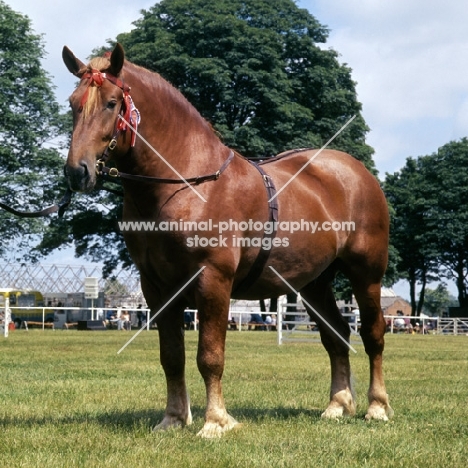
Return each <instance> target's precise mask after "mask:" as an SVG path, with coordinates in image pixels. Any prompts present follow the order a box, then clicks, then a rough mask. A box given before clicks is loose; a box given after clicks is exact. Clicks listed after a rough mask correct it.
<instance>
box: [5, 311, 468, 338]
mask: <svg viewBox="0 0 468 468" xmlns="http://www.w3.org/2000/svg"><path fill="white" fill-rule="evenodd" d="M287 307H297V309H298V310H296V311H286V308H287ZM300 307H301V304H283V305H281V306H280V308H281V313H279V314H278V313H277V312H259V311H257V310H253V309H249V310H239V309H235V308H232V309H231V312H230V322H229V323H228V325H227V326H228V328H229V329H231V330H238V331H246V330H266V331H276V332H277V334H278V339H277V342H278V344H282V343H284V342H288V341H304V340H307V341H310V340H319V333H318V328H317V324H316V322H315V321H313V320H311V319H310V317H309V315H308V314H307V313H306V312H305V310H304V309H302V310H301V309H300ZM121 310H122V309H109V308H106V309H104V310H103V309H98V308H91V309H90V308H87V309H84V308H79V307H63V308H59V307H10V308H9V311H10V313H11V315H12V317H13V319H14V318H15V311H21V312H24V311H29V312H31V313H34V312H36V313H34V318H33V319H31V318H26V317H18V318H17V319H16V320H15V321H16V322H17V324H18V323H19V322H26V323H28V322H29V323H32V324H34V325H38V326H40V327H41V328H42V329H46V328H53V329H58V328H59V329H62V328H63V329H67V328H70V327H69V325H70V323H72V324H73V323H74V322H76V321H78V320H103V321H106V319H107V317H106V315H107V313H108V311H113V312H114V314H115V316H117V315H118V314H119V311H121ZM125 310H127V311H128V312H129V313H130V318H131V323H132V326H133V327H137V326H138V325H139V324H140V326H142V325H143V324H146V325H147V328H148V329H149V321H148V320H147V317H148V314H149V310H148V309H128V308H125ZM185 312H186V320H185V322H186V328H187V329H194V330H197V328H198V313H197V311H196V310H193V309H187V310H186V311H185ZM139 313H140V317H138V315H139ZM141 313H142V314H141ZM52 314H53V315H52ZM252 314H256V315H258V314H261V315H262V316H265V315H267V316H270V318H271V322H266V323H258V322H252V321H251V315H252ZM5 315H6V316H7V320H8V317H9V315H8V313H7V314H5V310H4V309H3V308H2V309H0V328H1V329H3V330H5V331H6V329H5ZM343 316H344V317H346V318H347V319H348V323H349V326H350V329H351V339H354V337H357V336H358V335H359V328H360V320H359V316H358V315H355V314H352V313H349V314H343ZM52 317H53V318H52ZM384 317H385V320H386V321H387V332H389V333H420V334H441V335H442V334H447V335H461V334H462V335H465V334H468V318H456V317H452V318H445V317H410V316H393V315H386V316H384ZM113 321H116V320H115V319H114V320H112V321H111V322H113ZM139 322H141V323H139ZM111 325H112V323H111ZM26 327H27V325H26ZM3 330H1V331H3ZM5 336H7V334H5Z"/></svg>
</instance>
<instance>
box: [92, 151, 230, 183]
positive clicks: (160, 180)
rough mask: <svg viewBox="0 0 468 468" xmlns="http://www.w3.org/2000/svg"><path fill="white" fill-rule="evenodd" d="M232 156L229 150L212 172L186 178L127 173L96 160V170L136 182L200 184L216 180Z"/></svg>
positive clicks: (108, 175)
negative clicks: (224, 159) (220, 163)
mask: <svg viewBox="0 0 468 468" xmlns="http://www.w3.org/2000/svg"><path fill="white" fill-rule="evenodd" d="M233 158H234V152H233V151H231V152H230V153H229V157H228V158H227V159H226V161H224V163H223V165H222V166H221V167H220V168H219V169H218V170H217V171H216V172H213V173H212V174H205V175H201V176H196V177H190V178H188V179H165V178H162V177H151V176H143V175H138V174H127V173H125V172H120V171H119V170H118V169H117V168H115V167H107V166H104V164H103V162H100V161H98V164H97V172H98V174H99V175H100V176H103V177H110V178H120V179H126V180H135V181H137V182H153V183H157V184H185V183H189V184H194V185H197V184H201V183H203V182H207V181H209V180H217V179H218V178H219V176H220V175H221V174H222V173H223V172H224V171H225V169H226V168H227V167H228V166H229V163H230V162H231V161H232V160H233Z"/></svg>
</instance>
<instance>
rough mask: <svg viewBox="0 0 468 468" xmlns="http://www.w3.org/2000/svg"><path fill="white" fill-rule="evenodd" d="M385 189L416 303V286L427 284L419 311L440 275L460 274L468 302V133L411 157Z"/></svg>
mask: <svg viewBox="0 0 468 468" xmlns="http://www.w3.org/2000/svg"><path fill="white" fill-rule="evenodd" d="M385 192H386V194H387V197H388V199H389V201H390V203H391V205H392V207H393V210H394V217H393V223H392V230H391V239H392V243H393V244H394V245H395V247H396V248H397V250H398V252H399V255H400V264H399V270H400V272H401V273H402V276H403V277H405V278H406V279H408V280H409V282H410V291H411V299H412V302H413V307H415V286H416V284H417V283H418V282H419V283H420V284H421V286H422V289H421V294H422V296H420V297H419V301H418V307H417V309H416V311H417V312H416V313H419V312H420V311H421V309H422V307H423V304H424V290H425V285H426V283H427V282H428V280H434V279H438V278H440V277H446V278H448V279H453V280H455V283H456V286H457V289H458V301H459V304H460V306H461V307H468V294H467V273H468V202H467V200H468V139H466V138H463V139H461V140H460V141H453V142H450V143H447V144H446V145H444V146H442V147H441V148H439V150H438V151H437V152H436V153H434V154H432V155H429V156H422V157H419V158H417V159H412V158H409V159H408V160H407V162H406V165H405V167H404V168H403V169H402V170H401V171H400V172H398V173H395V174H393V175H387V178H386V181H385Z"/></svg>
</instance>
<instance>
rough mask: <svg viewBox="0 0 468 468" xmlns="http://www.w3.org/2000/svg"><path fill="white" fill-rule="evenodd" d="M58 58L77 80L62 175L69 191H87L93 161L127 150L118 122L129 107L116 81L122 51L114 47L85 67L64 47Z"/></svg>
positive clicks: (124, 88)
mask: <svg viewBox="0 0 468 468" xmlns="http://www.w3.org/2000/svg"><path fill="white" fill-rule="evenodd" d="M62 57H63V61H64V62H65V65H66V66H67V68H68V70H69V71H70V72H71V73H73V74H74V75H75V76H77V77H78V78H80V80H81V81H80V84H79V85H78V87H77V88H76V89H75V91H74V92H73V94H72V95H71V96H70V106H71V109H72V113H73V134H72V141H71V145H70V150H69V153H68V158H67V163H66V165H65V174H66V176H67V178H68V183H69V185H70V188H71V189H72V190H75V191H90V190H92V189H93V188H94V185H95V183H96V161H97V160H98V159H99V158H101V157H102V155H103V154H104V153H105V154H107V152H108V151H109V150H111V151H112V155H113V156H114V155H118V154H122V153H126V152H127V151H128V149H129V148H130V138H128V137H127V135H126V134H127V130H128V129H127V127H126V126H125V123H124V121H123V120H122V119H121V118H120V117H122V116H125V115H126V111H127V108H128V107H129V104H130V103H131V98H130V95H129V90H130V88H129V87H128V86H127V85H125V84H124V83H123V81H122V80H120V79H119V75H120V73H121V70H122V67H123V64H124V51H123V49H122V46H120V44H117V46H116V47H115V48H114V50H113V51H112V53H111V54H110V56H106V57H101V58H95V59H93V60H91V62H90V63H89V65H85V64H83V62H81V61H80V60H79V59H77V58H76V57H75V55H74V54H73V53H72V52H71V51H70V49H68V47H64V48H63V52H62ZM112 140H115V141H112Z"/></svg>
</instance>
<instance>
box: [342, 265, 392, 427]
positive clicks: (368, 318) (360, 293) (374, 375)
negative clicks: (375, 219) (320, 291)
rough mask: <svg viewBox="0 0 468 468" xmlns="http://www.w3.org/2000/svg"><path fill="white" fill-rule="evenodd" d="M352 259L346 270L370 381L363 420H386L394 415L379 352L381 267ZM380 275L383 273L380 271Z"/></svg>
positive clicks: (381, 333) (382, 322)
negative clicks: (356, 307) (356, 309)
mask: <svg viewBox="0 0 468 468" xmlns="http://www.w3.org/2000/svg"><path fill="white" fill-rule="evenodd" d="M364 263H365V264H363V263H362V261H361V262H360V261H356V262H353V264H352V267H350V269H349V270H350V271H348V272H347V276H348V277H349V279H350V281H351V284H352V287H353V292H354V295H355V297H356V300H357V303H358V305H359V312H360V317H361V330H360V334H361V338H362V341H363V343H364V348H365V350H366V353H367V355H368V356H369V364H370V384H369V390H368V393H367V396H368V400H369V407H368V410H367V414H366V419H380V420H384V421H387V420H388V419H389V418H391V417H392V416H393V410H392V408H391V407H390V404H389V401H388V395H387V391H386V389H385V383H384V378H383V370H382V355H383V350H384V335H385V329H386V324H385V319H384V316H383V313H382V309H381V307H380V291H381V283H380V280H381V276H382V275H380V274H376V273H375V272H376V271H383V269H381V268H375V267H372V265H370V266H369V262H368V261H366V262H364ZM382 274H383V273H382Z"/></svg>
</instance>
